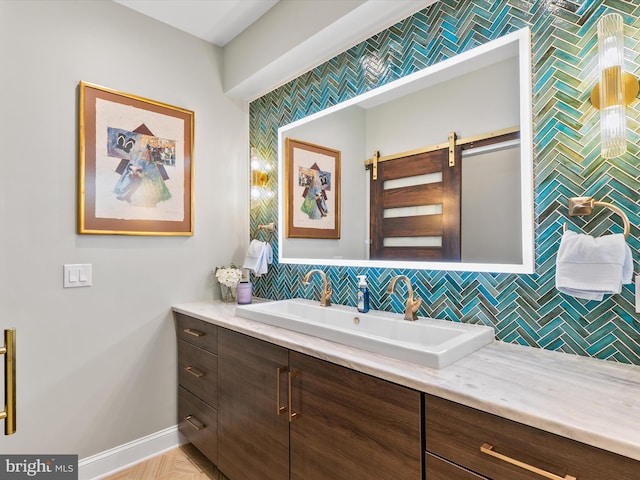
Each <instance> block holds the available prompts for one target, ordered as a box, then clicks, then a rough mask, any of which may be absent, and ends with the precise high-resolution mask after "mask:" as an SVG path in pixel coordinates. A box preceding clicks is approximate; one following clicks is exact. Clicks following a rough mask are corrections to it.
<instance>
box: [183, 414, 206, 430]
mask: <svg viewBox="0 0 640 480" xmlns="http://www.w3.org/2000/svg"><path fill="white" fill-rule="evenodd" d="M184 419H185V421H186V422H187V423H188V424H189V425H191V426H192V427H193V428H195V429H196V430H202V429H203V428H204V427H206V425H205V424H204V423H201V422H199V421H198V419H196V418H195V417H194V416H193V415H187V416H186V417H184ZM192 419H193V420H192Z"/></svg>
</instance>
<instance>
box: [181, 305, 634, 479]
mask: <svg viewBox="0 0 640 480" xmlns="http://www.w3.org/2000/svg"><path fill="white" fill-rule="evenodd" d="M174 312H175V319H176V326H177V336H178V363H179V374H178V382H179V388H178V391H179V430H180V431H181V432H182V433H183V434H184V435H185V437H186V438H187V439H188V440H189V441H190V442H192V443H193V444H194V445H195V446H196V447H198V448H199V449H200V450H201V451H202V452H203V453H204V454H205V455H206V456H207V457H209V458H210V459H211V460H212V461H213V462H214V463H215V464H216V465H218V467H219V469H220V470H221V471H222V472H223V473H224V474H225V475H227V476H228V477H229V478H230V479H231V480H247V479H286V478H291V479H298V480H316V479H317V480H320V479H331V480H340V479H345V480H346V479H349V480H354V479H362V480H365V479H371V478H378V479H397V478H402V479H407V480H408V479H415V480H421V479H427V480H453V479H455V480H483V479H484V480H487V479H492V480H540V479H544V478H547V479H552V480H596V479H597V480H608V479H611V480H613V479H616V480H634V479H638V478H640V429H639V428H638V426H639V425H640V395H639V392H640V369H639V368H638V367H636V366H630V365H618V364H615V363H613V362H605V361H600V360H594V359H589V358H584V357H578V356H573V355H567V354H562V353H557V352H549V351H544V350H539V349H533V348H529V347H520V346H517V345H509V344H504V343H501V342H494V343H492V344H490V345H488V346H486V347H484V348H481V349H480V350H477V351H476V352H474V353H471V354H470V355H468V356H467V357H465V358H463V359H461V360H459V361H457V362H456V363H454V364H453V365H450V366H447V367H445V368H441V369H431V368H427V367H423V366H420V365H417V364H415V363H411V362H406V361H401V360H397V359H393V358H388V357H385V356H383V355H379V354H375V353H370V352H366V351H364V350H360V349H356V348H352V347H347V346H345V345H341V344H338V343H334V342H331V341H328V340H323V339H320V338H316V337H312V336H309V335H305V334H302V333H297V332H292V331H290V330H286V329H283V328H279V327H276V326H271V325H266V324H263V323H259V322H256V321H253V320H248V319H244V318H240V317H237V316H236V315H235V305H229V304H221V303H214V302H199V303H192V304H183V305H177V306H175V307H174ZM398 321H399V322H402V321H403V320H402V318H401V316H399V317H398Z"/></svg>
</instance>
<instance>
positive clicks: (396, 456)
mask: <svg viewBox="0 0 640 480" xmlns="http://www.w3.org/2000/svg"><path fill="white" fill-rule="evenodd" d="M289 361H290V370H291V373H292V374H293V375H294V376H293V378H292V391H291V393H292V409H293V412H294V413H296V414H297V415H296V416H295V418H294V420H293V421H292V422H291V424H290V427H289V428H290V447H291V459H290V461H291V479H292V480H329V479H330V480H371V479H376V480H398V479H402V480H420V478H421V477H422V454H423V453H422V451H421V439H420V435H421V428H420V421H421V420H420V393H419V392H416V391H413V390H410V389H408V388H405V387H401V386H398V385H394V384H392V383H389V382H386V381H384V380H380V379H377V378H374V377H371V376H368V375H365V374H362V373H358V372H355V371H353V370H350V369H348V368H344V367H340V366H338V365H334V364H331V363H328V362H324V361H321V360H318V359H315V358H311V357H308V356H306V355H302V354H299V353H296V352H290V353H289Z"/></svg>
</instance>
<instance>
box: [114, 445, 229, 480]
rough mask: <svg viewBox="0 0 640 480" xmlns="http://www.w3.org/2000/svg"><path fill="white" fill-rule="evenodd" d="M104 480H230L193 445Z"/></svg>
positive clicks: (170, 451) (151, 459) (178, 448)
mask: <svg viewBox="0 0 640 480" xmlns="http://www.w3.org/2000/svg"><path fill="white" fill-rule="evenodd" d="M104 480H228V479H227V477H225V476H224V475H223V474H222V473H221V472H220V471H219V470H218V469H217V468H216V466H215V465H214V464H213V463H211V462H210V461H209V459H207V458H206V457H205V456H204V455H202V453H200V451H199V450H198V449H197V448H195V447H194V446H193V445H191V444H186V445H182V446H180V447H177V448H174V449H173V450H169V451H167V452H165V453H163V454H161V455H158V456H156V457H153V458H150V459H149V460H145V461H144V462H141V463H138V464H137V465H134V466H133V467H130V468H128V469H127V470H123V471H121V472H118V473H116V474H114V475H111V476H109V477H106V478H105V479H104Z"/></svg>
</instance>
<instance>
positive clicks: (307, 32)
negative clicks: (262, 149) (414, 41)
mask: <svg viewBox="0 0 640 480" xmlns="http://www.w3.org/2000/svg"><path fill="white" fill-rule="evenodd" d="M0 1H2V0H0ZM436 1H437V0H113V2H115V3H118V4H120V5H121V6H123V7H126V8H130V9H131V10H133V11H136V12H137V13H139V14H142V15H145V16H147V17H149V18H152V19H154V20H156V21H159V22H162V23H164V24H166V25H169V26H171V27H174V28H176V29H179V30H181V31H183V32H186V33H187V34H190V35H193V36H194V37H197V38H200V39H203V40H204V41H206V42H209V43H210V44H212V45H216V46H218V47H221V49H222V54H221V58H222V68H221V77H222V87H223V91H224V93H225V95H228V96H229V97H232V98H238V99H243V100H247V101H251V100H253V99H255V98H258V97H260V96H261V95H264V94H265V93H266V92H269V91H271V90H272V89H274V88H276V87H278V86H279V85H282V84H284V83H286V82H288V81H290V80H291V79H293V78H295V77H297V76H298V75H301V74H302V73H304V72H306V71H308V70H309V69H311V68H313V67H315V66H317V65H320V64H321V63H323V62H326V61H327V60H329V59H330V58H332V57H333V56H335V55H336V53H337V52H341V51H344V50H346V49H348V48H351V47H352V46H354V45H356V44H357V43H359V42H361V41H363V40H364V39H367V38H369V37H371V36H372V35H374V34H376V33H378V32H380V31H382V30H384V29H385V28H388V27H390V26H391V25H393V24H394V23H396V22H398V21H399V20H401V19H403V18H406V17H407V16H409V15H413V14H414V13H415V12H417V11H418V10H420V9H423V8H425V7H427V6H428V5H430V4H432V3H434V2H436ZM274 7H275V8H274ZM265 14H266V15H265Z"/></svg>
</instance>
